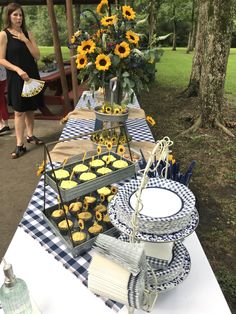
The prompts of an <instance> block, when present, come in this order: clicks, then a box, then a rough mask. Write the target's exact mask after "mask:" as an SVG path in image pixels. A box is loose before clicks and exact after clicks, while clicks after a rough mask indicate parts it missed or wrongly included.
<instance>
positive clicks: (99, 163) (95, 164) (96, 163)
mask: <svg viewBox="0 0 236 314" xmlns="http://www.w3.org/2000/svg"><path fill="white" fill-rule="evenodd" d="M89 164H90V166H91V167H102V166H103V165H104V161H103V160H101V159H94V160H93V161H90V163H89Z"/></svg>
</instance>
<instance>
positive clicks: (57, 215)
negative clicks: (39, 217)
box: [51, 209, 65, 223]
mask: <svg viewBox="0 0 236 314" xmlns="http://www.w3.org/2000/svg"><path fill="white" fill-rule="evenodd" d="M51 218H52V220H54V221H55V222H56V223H58V222H60V221H61V220H63V219H64V218H65V213H64V211H63V210H62V209H56V210H54V211H53V212H52V213H51Z"/></svg>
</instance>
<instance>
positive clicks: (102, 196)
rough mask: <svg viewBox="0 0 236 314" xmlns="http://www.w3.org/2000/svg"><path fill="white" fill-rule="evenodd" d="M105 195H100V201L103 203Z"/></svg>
mask: <svg viewBox="0 0 236 314" xmlns="http://www.w3.org/2000/svg"><path fill="white" fill-rule="evenodd" d="M105 199H106V197H105V195H104V194H101V195H100V201H101V202H102V203H103V202H104V201H105Z"/></svg>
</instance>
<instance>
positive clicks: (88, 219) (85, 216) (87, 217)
mask: <svg viewBox="0 0 236 314" xmlns="http://www.w3.org/2000/svg"><path fill="white" fill-rule="evenodd" d="M80 220H82V221H83V222H84V226H85V227H87V228H89V227H90V226H92V224H93V215H92V214H91V213H90V212H82V213H79V214H78V223H79V222H80ZM80 228H81V227H80Z"/></svg>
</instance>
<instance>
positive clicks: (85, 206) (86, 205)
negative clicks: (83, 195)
mask: <svg viewBox="0 0 236 314" xmlns="http://www.w3.org/2000/svg"><path fill="white" fill-rule="evenodd" d="M88 207H89V205H88V202H87V201H86V200H84V205H83V211H84V212H86V211H87V210H88Z"/></svg>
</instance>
